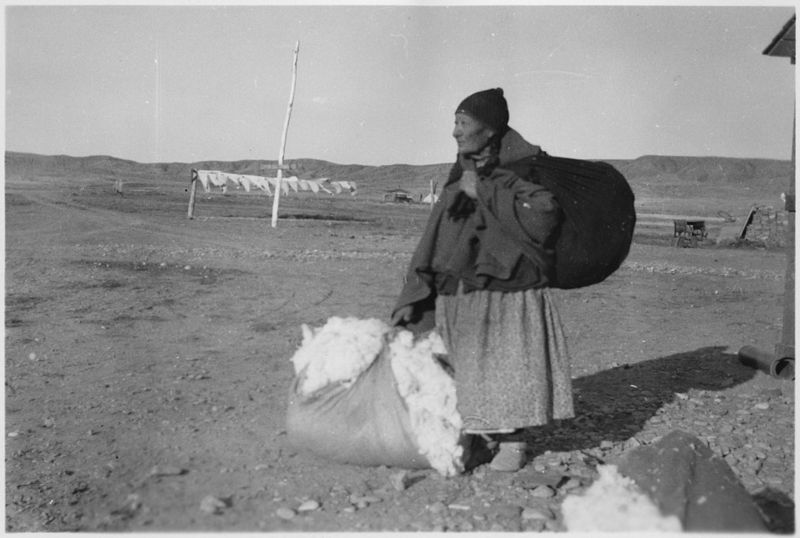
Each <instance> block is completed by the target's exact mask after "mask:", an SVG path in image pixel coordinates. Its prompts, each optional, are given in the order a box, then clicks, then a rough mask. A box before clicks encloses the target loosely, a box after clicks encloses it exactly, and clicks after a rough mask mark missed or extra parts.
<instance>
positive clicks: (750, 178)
mask: <svg viewBox="0 0 800 538" xmlns="http://www.w3.org/2000/svg"><path fill="white" fill-rule="evenodd" d="M607 162H609V163H611V164H612V165H614V166H615V167H616V168H617V169H618V170H619V171H620V172H622V174H623V175H625V177H626V178H628V181H629V182H630V183H631V185H632V186H633V187H634V190H636V188H637V186H638V187H642V188H646V187H648V186H650V187H652V186H658V185H676V184H684V185H692V184H703V185H704V186H706V187H710V186H713V185H725V186H727V187H734V188H735V187H736V186H742V187H745V186H748V187H756V188H758V189H764V190H769V191H776V192H780V191H782V190H785V188H786V184H787V181H788V177H789V176H790V174H792V163H791V161H783V160H772V159H739V158H727V157H676V156H660V155H645V156H642V157H639V158H637V159H631V160H608V161H607ZM290 164H291V166H292V170H291V171H290V172H289V174H290V175H296V176H298V177H300V178H320V177H327V178H330V179H332V180H348V181H355V182H356V184H357V185H358V192H359V195H360V196H363V197H364V198H381V197H382V195H383V193H384V192H385V191H387V190H389V189H396V188H403V189H406V190H408V191H410V192H411V193H412V194H413V195H414V196H415V197H417V196H419V195H420V194H423V193H427V192H428V190H429V188H430V181H431V180H434V181H438V182H439V187H440V188H441V186H442V185H441V183H442V182H443V181H444V179H445V178H446V177H447V173H448V171H449V169H450V164H449V163H442V164H430V165H420V166H415V165H407V164H391V165H383V166H366V165H358V164H336V163H332V162H328V161H321V160H316V159H296V160H292V161H290ZM275 165H276V161H268V160H258V161H257V160H243V161H200V162H194V163H137V162H134V161H129V160H124V159H118V158H115V157H109V156H103V155H100V156H91V157H70V156H68V155H37V154H33V153H19V152H12V151H7V152H6V180H7V181H25V180H34V179H47V178H49V179H52V180H59V179H60V180H70V179H76V180H77V179H80V180H89V179H107V180H116V179H122V180H124V181H129V182H137V183H145V184H163V182H175V183H176V184H183V183H188V181H189V177H190V171H191V169H193V168H194V169H206V170H222V171H226V172H232V173H239V174H251V175H269V176H274V175H275Z"/></svg>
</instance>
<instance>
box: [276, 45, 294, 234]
mask: <svg viewBox="0 0 800 538" xmlns="http://www.w3.org/2000/svg"><path fill="white" fill-rule="evenodd" d="M299 52H300V41H297V43H295V46H294V61H293V62H292V90H291V93H289V106H288V107H287V108H286V121H285V122H284V124H283V135H282V136H281V151H280V154H279V155H278V182H277V185H276V187H275V196H274V197H273V198H272V227H273V228H275V227H276V226H277V225H278V204H279V203H280V198H281V187H282V185H283V184H282V181H283V155H284V153H285V152H286V133H287V131H288V130H289V119H290V118H291V116H292V104H294V88H295V85H296V83H297V54H298V53H299Z"/></svg>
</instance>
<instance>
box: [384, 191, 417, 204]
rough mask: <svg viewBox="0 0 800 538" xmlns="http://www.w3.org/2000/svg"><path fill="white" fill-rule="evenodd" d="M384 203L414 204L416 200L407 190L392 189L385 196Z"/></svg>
mask: <svg viewBox="0 0 800 538" xmlns="http://www.w3.org/2000/svg"><path fill="white" fill-rule="evenodd" d="M383 201H384V202H405V203H409V204H410V203H413V202H414V198H413V197H412V196H411V193H410V192H408V191H407V190H405V189H392V190H390V191H386V193H385V194H384V195H383Z"/></svg>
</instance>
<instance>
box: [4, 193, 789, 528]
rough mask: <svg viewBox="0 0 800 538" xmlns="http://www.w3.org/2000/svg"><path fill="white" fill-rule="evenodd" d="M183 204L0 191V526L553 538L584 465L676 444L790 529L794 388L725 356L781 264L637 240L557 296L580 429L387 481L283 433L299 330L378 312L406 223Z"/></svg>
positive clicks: (768, 308) (764, 339)
mask: <svg viewBox="0 0 800 538" xmlns="http://www.w3.org/2000/svg"><path fill="white" fill-rule="evenodd" d="M180 195H183V193H180ZM180 195H175V196H174V197H173V198H170V199H169V200H171V202H170V203H167V200H166V198H165V195H163V194H161V193H158V192H155V193H150V194H148V193H144V194H139V195H137V194H136V193H126V194H125V196H117V195H115V194H114V192H113V189H112V188H111V186H110V184H109V185H104V186H101V187H98V188H94V187H91V186H86V188H81V189H78V188H77V187H75V186H74V185H71V186H69V187H67V186H64V184H61V183H59V182H58V181H57V180H51V181H44V180H43V181H38V182H37V181H24V182H23V181H19V182H8V183H6V206H5V211H6V267H5V269H6V273H5V277H6V278H5V284H6V312H5V327H6V333H5V334H6V341H5V379H6V384H5V391H6V416H5V435H6V491H5V493H6V530H8V531H107V532H111V531H221V530H227V531H308V532H317V531H499V530H507V531H520V530H523V531H542V530H545V531H546V530H550V531H561V530H564V528H563V523H562V521H561V516H560V513H559V503H560V501H561V500H562V499H563V498H564V495H566V494H568V493H570V492H572V493H575V492H579V491H581V488H583V487H586V486H587V485H588V484H589V483H590V481H591V478H592V476H593V466H594V465H596V464H597V463H598V462H600V461H611V460H613V458H614V457H615V456H618V455H620V454H622V453H624V451H626V450H630V449H632V448H635V447H636V446H640V445H646V444H649V443H652V442H654V441H655V440H657V439H659V438H660V437H661V436H663V435H665V434H667V433H669V432H670V431H672V430H676V429H680V430H684V431H687V432H689V433H692V434H694V435H697V436H698V437H700V438H701V439H702V440H704V441H705V442H706V443H707V444H708V446H709V447H711V448H712V450H714V452H715V453H716V454H718V455H719V456H720V457H723V458H724V459H725V461H726V462H728V463H729V464H730V466H731V468H732V469H733V470H734V472H735V473H736V475H737V476H738V477H739V479H740V480H741V482H742V484H743V485H744V486H745V487H746V488H747V490H748V491H749V492H750V493H751V494H752V495H753V496H754V498H755V499H756V501H757V502H758V504H759V506H760V507H761V508H762V511H763V513H764V515H765V517H766V518H767V521H768V524H769V526H770V528H771V530H773V531H776V532H793V530H794V517H793V512H794V476H795V475H794V422H793V420H794V384H793V382H791V381H782V380H777V379H774V378H771V377H769V376H767V375H765V374H763V373H761V372H758V371H756V370H753V369H751V368H748V367H745V366H743V365H742V364H740V362H739V360H738V358H737V355H736V353H737V351H738V350H739V349H740V348H741V347H742V346H744V345H754V346H757V347H760V348H763V349H765V350H767V351H772V349H773V347H774V345H775V344H776V343H777V342H778V341H779V340H780V334H781V324H782V315H783V306H782V305H783V291H784V271H785V266H786V265H785V264H786V261H785V256H784V254H783V253H782V252H780V251H771V250H756V249H715V248H698V249H677V248H672V247H668V246H657V245H644V244H635V245H634V247H633V248H632V251H631V254H630V256H629V258H628V260H627V261H626V263H625V265H624V266H623V267H622V268H621V269H620V270H619V271H618V272H617V273H616V274H615V275H613V276H612V277H611V278H609V279H608V280H607V281H606V282H604V283H602V284H599V285H596V286H592V287H589V288H585V289H581V290H571V291H560V292H558V293H557V298H558V300H559V306H560V307H561V315H562V318H563V320H564V323H565V328H566V332H567V334H568V337H569V346H570V351H571V354H572V357H573V377H574V389H575V395H576V407H577V416H576V417H575V418H574V419H572V420H567V421H562V422H559V423H556V424H554V425H552V426H548V427H546V428H540V429H538V430H536V431H532V432H530V435H531V440H532V441H533V447H534V453H533V459H532V461H531V462H530V463H529V464H528V466H527V467H526V468H525V469H524V470H523V471H521V472H519V473H516V474H503V473H493V472H491V471H488V470H487V469H485V468H483V467H480V468H478V469H476V470H475V471H473V472H471V473H469V474H466V475H464V476H460V477H457V478H451V479H444V478H441V477H439V476H438V475H437V474H436V473H435V472H433V471H416V472H413V473H411V474H409V475H408V477H407V478H408V481H407V484H406V487H397V486H396V482H394V481H393V480H392V477H393V476H395V475H396V473H397V472H398V470H397V469H389V468H385V467H379V468H360V467H354V466H346V465H339V464H332V463H329V462H325V461H321V460H319V459H317V458H315V457H313V456H311V455H308V454H306V453H302V452H299V453H298V452H296V451H295V450H294V449H292V448H291V447H290V446H288V444H287V442H286V433H285V429H284V428H285V425H284V418H285V409H286V401H287V391H288V387H289V384H290V382H291V379H292V376H293V370H292V366H291V363H290V362H289V358H290V357H291V356H292V354H293V352H294V351H295V350H296V349H297V347H298V345H299V343H300V340H301V331H300V325H301V324H302V323H307V324H311V325H313V326H319V325H322V324H323V323H324V322H325V321H326V320H327V319H328V318H329V317H331V316H334V315H337V316H356V317H362V318H366V317H378V318H383V319H386V318H387V317H388V313H389V310H390V308H391V307H392V305H393V302H394V299H395V297H396V294H397V293H398V291H399V289H400V281H401V277H402V275H403V273H404V272H405V265H406V263H407V261H408V260H409V258H410V254H411V251H412V249H413V247H414V245H415V242H416V239H417V237H418V235H419V233H420V231H421V229H420V228H419V226H418V222H417V221H414V222H416V224H415V223H414V222H412V223H404V222H403V221H402V220H392V219H384V220H383V221H376V220H370V221H367V220H365V221H360V220H358V219H354V220H352V221H344V220H322V219H310V218H305V219H286V220H281V221H280V223H279V225H278V227H277V228H276V229H273V228H271V227H270V226H269V221H268V219H266V218H233V217H225V216H218V217H214V218H210V217H205V216H202V215H203V212H202V211H199V212H198V214H199V215H200V216H198V217H197V218H195V219H193V220H189V219H187V218H186V207H185V198H183V197H181V196H180ZM173 202H174V203H173ZM209 203H210V202H209ZM170 204H172V205H170ZM181 204H184V205H181ZM203 207H208V206H203ZM381 207H383V206H380V204H377V203H375V204H373V205H372V206H370V208H371V209H370V211H372V212H373V213H380V211H381ZM159 208H162V209H159ZM166 208H169V209H166ZM417 211H424V209H418V210H417ZM264 213H265V214H266V211H265V212H264ZM554 473H555V475H556V476H557V477H558V479H557V480H555V481H553V482H552V483H547V480H544V479H543V478H542V477H543V476H552V475H553V474H554ZM562 479H563V480H562ZM542 486H545V487H542Z"/></svg>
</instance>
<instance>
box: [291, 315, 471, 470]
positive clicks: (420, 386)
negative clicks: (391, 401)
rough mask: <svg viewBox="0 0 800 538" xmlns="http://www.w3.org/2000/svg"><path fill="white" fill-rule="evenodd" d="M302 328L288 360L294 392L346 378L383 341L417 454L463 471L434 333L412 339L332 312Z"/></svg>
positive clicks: (452, 396) (450, 392) (451, 389)
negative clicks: (295, 378) (321, 321)
mask: <svg viewBox="0 0 800 538" xmlns="http://www.w3.org/2000/svg"><path fill="white" fill-rule="evenodd" d="M302 329H303V343H302V345H301V346H300V348H299V349H298V350H297V351H296V352H295V354H294V356H293V357H292V359H291V360H292V363H293V364H294V370H295V374H297V376H298V378H299V384H298V390H299V392H300V394H302V395H306V396H307V395H310V394H312V393H314V392H315V391H316V390H318V389H320V388H322V387H325V386H327V385H329V384H331V383H345V384H347V383H352V382H353V381H354V380H355V379H356V378H357V377H358V376H359V375H360V374H361V373H362V372H363V371H364V370H366V369H367V368H368V367H369V365H370V364H372V362H373V361H374V360H375V359H376V358H377V357H378V355H380V353H381V351H382V350H383V349H384V346H388V352H389V355H388V356H389V360H390V361H391V367H392V373H393V374H394V378H395V385H396V388H397V391H398V394H399V395H400V397H401V398H402V399H403V401H404V402H405V404H406V408H407V409H408V414H409V422H410V425H411V430H412V433H413V434H414V436H415V440H416V442H417V446H418V448H419V450H420V453H421V454H422V455H423V456H425V458H426V459H427V460H428V462H429V463H430V465H431V467H433V468H434V469H436V470H437V471H438V472H439V473H440V474H442V475H444V476H453V475H456V474H459V473H461V472H462V471H463V465H462V462H461V460H462V454H463V450H464V449H463V448H462V447H461V446H460V445H459V444H458V441H459V437H460V432H461V426H462V423H461V416H460V415H459V413H458V411H457V410H456V387H455V382H454V381H453V379H452V378H451V377H450V376H449V375H448V374H447V372H445V371H444V369H443V368H442V366H441V365H440V364H439V363H438V361H437V360H436V358H435V355H437V354H444V353H445V346H444V342H442V339H441V337H440V336H439V335H438V334H437V333H435V332H431V333H429V334H428V335H426V336H425V337H424V338H419V339H418V340H416V341H415V339H414V335H413V333H411V332H410V331H407V330H405V329H400V330H393V329H392V328H391V327H389V326H388V325H387V324H386V323H384V322H382V321H380V320H377V319H358V318H352V317H348V318H339V317H332V318H330V319H328V321H327V323H326V324H325V325H324V326H322V327H319V328H316V329H314V328H310V327H308V326H307V325H303V326H302Z"/></svg>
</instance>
